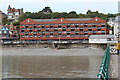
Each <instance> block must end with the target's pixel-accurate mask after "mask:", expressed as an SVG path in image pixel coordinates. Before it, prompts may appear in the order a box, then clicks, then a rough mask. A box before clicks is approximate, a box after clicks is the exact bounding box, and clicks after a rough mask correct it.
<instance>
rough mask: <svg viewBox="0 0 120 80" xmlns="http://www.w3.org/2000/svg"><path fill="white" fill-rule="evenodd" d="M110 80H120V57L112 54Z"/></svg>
mask: <svg viewBox="0 0 120 80" xmlns="http://www.w3.org/2000/svg"><path fill="white" fill-rule="evenodd" d="M110 78H119V80H120V55H116V54H111V61H110Z"/></svg>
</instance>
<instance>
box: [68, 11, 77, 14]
mask: <svg viewBox="0 0 120 80" xmlns="http://www.w3.org/2000/svg"><path fill="white" fill-rule="evenodd" d="M69 14H77V13H76V12H75V11H71V12H69Z"/></svg>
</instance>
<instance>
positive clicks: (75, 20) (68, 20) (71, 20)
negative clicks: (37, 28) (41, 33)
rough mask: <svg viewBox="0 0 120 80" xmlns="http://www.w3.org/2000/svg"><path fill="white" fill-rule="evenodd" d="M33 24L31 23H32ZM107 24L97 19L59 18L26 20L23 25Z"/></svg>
mask: <svg viewBox="0 0 120 80" xmlns="http://www.w3.org/2000/svg"><path fill="white" fill-rule="evenodd" d="M30 22H31V23H30ZM102 22H103V23H105V22H106V21H105V20H103V19H101V18H98V17H95V18H59V19H30V18H28V19H26V20H24V21H22V22H21V23H22V24H24V23H26V24H27V23H30V24H34V23H38V24H52V23H102Z"/></svg>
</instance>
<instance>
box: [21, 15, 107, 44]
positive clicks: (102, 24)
mask: <svg viewBox="0 0 120 80" xmlns="http://www.w3.org/2000/svg"><path fill="white" fill-rule="evenodd" d="M105 34H107V29H106V21H105V20H103V19H101V18H99V17H95V18H81V19H80V18H72V19H71V18H70V19H65V18H60V19H30V18H28V19H26V20H24V21H22V22H21V23H20V40H23V41H33V42H34V41H38V42H41V41H46V42H53V41H70V42H72V41H79V42H84V41H88V39H89V36H90V35H105Z"/></svg>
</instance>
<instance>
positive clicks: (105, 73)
mask: <svg viewBox="0 0 120 80" xmlns="http://www.w3.org/2000/svg"><path fill="white" fill-rule="evenodd" d="M109 65H110V46H109V45H108V47H107V49H106V51H105V54H104V57H103V60H102V63H101V66H100V70H99V74H98V75H97V77H98V80H108V79H109Z"/></svg>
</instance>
